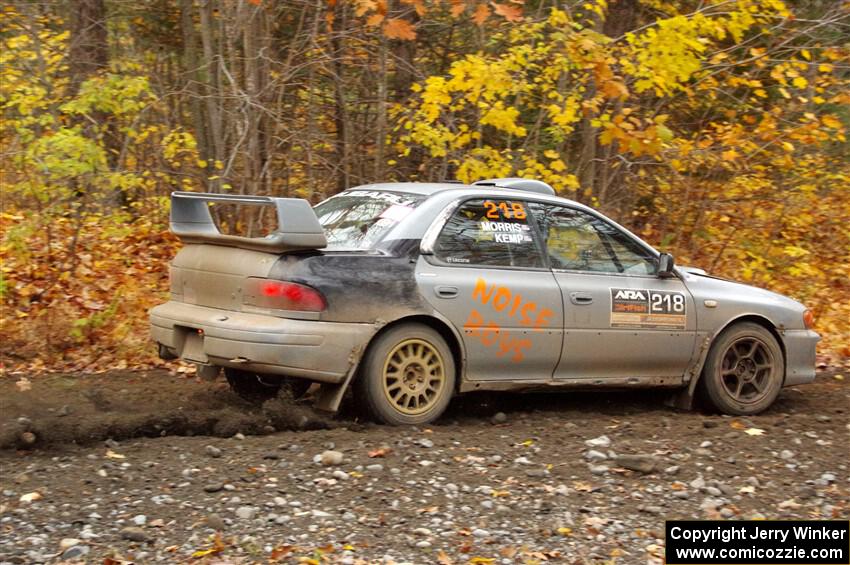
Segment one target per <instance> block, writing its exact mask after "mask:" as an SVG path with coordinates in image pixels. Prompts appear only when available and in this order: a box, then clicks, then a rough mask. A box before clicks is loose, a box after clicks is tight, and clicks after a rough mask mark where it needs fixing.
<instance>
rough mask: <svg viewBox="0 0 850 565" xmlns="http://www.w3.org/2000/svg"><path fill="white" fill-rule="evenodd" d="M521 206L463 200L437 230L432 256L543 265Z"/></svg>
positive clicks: (469, 261)
mask: <svg viewBox="0 0 850 565" xmlns="http://www.w3.org/2000/svg"><path fill="white" fill-rule="evenodd" d="M525 206H526V205H525V203H524V202H522V201H519V200H502V199H495V198H494V199H476V200H469V201H467V202H465V203H463V204H462V205H461V206H460V207H459V208H458V209H457V210H456V211H455V213H454V214H453V215H452V217H451V219H449V221H448V222H446V225H445V226H444V227H443V231H442V232H440V235H439V237H438V238H437V241H436V244H435V245H434V256H435V257H436V258H437V259H439V260H441V261H443V262H445V263H452V264H469V265H487V266H501V267H524V268H537V267H543V257H542V254H541V253H540V248H539V247H538V244H537V241H536V239H535V235H534V232H533V230H532V229H531V226H530V225H529V217H528V211H527V210H526V207H525Z"/></svg>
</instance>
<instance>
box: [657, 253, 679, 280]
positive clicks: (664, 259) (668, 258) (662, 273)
mask: <svg viewBox="0 0 850 565" xmlns="http://www.w3.org/2000/svg"><path fill="white" fill-rule="evenodd" d="M656 266H657V268H656V270H655V274H656V275H658V278H660V279H669V278H670V277H672V276H674V275H673V267H674V266H675V261H674V260H673V256H672V255H670V254H669V253H662V254H661V255H659V256H658V260H657V261H656Z"/></svg>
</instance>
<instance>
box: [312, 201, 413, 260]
mask: <svg viewBox="0 0 850 565" xmlns="http://www.w3.org/2000/svg"><path fill="white" fill-rule="evenodd" d="M424 199H425V197H424V196H421V195H418V194H402V193H398V192H382V191H375V190H355V191H352V192H343V193H341V194H338V195H337V196H333V197H331V198H328V199H327V200H325V201H324V202H321V203H320V204H318V205H317V206H316V207H315V208H313V210H315V212H316V217H318V218H319V223H320V224H321V225H322V228H324V230H325V237H327V239H328V249H371V248H372V247H374V246H375V244H376V243H378V242H379V241H380V240H381V239H382V238H383V237H384V235H386V233H387V232H388V231H389V230H390V228H392V227H393V226H395V225H396V224H397V223H399V222H400V221H402V220H403V219H404V218H405V217H407V216H408V214H410V213H411V212H413V210H414V208H416V206H418V205H419V203H420V202H422V200H424Z"/></svg>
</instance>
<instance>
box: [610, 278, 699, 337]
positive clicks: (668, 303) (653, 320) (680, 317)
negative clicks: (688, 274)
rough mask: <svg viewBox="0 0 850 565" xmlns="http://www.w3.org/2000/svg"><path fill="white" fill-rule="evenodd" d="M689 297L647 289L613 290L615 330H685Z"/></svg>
mask: <svg viewBox="0 0 850 565" xmlns="http://www.w3.org/2000/svg"><path fill="white" fill-rule="evenodd" d="M686 317H687V302H686V301H685V294H684V293H682V292H676V291H670V290H649V289H643V288H640V289H639V288H612V289H611V327H612V328H646V329H665V330H666V329H670V330H683V329H685V323H686Z"/></svg>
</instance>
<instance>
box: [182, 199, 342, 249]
mask: <svg viewBox="0 0 850 565" xmlns="http://www.w3.org/2000/svg"><path fill="white" fill-rule="evenodd" d="M208 202H224V203H227V204H248V205H254V206H274V208H275V211H276V212H277V226H278V227H277V230H276V231H275V232H273V233H270V234H269V235H267V236H265V237H242V236H238V235H226V234H223V233H221V232H220V231H219V230H218V227H217V226H216V225H215V222H214V221H213V218H212V215H211V214H210V207H209V205H208V204H207V203H208ZM171 232H172V233H174V234H175V235H176V236H177V237H179V238H180V240H181V241H183V242H184V243H211V244H213V245H227V246H230V247H240V248H243V249H252V250H254V251H265V252H269V253H282V252H284V251H293V250H299V249H302V250H303V249H321V248H322V247H325V246H326V245H327V244H328V240H327V239H326V238H325V232H324V230H323V229H322V226H321V224H319V219H318V218H317V217H316V213H315V212H314V211H313V207H312V206H310V203H309V202H307V201H306V200H304V199H303V198H277V197H274V196H248V195H239V194H208V193H204V192H180V191H178V192H172V193H171Z"/></svg>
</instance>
